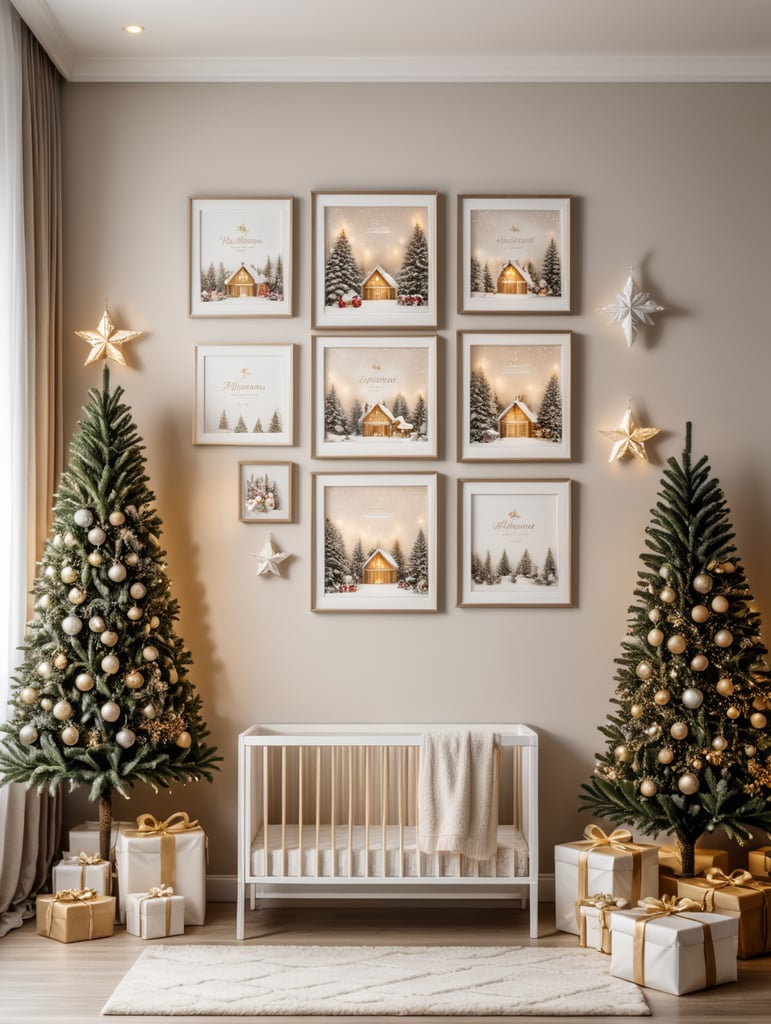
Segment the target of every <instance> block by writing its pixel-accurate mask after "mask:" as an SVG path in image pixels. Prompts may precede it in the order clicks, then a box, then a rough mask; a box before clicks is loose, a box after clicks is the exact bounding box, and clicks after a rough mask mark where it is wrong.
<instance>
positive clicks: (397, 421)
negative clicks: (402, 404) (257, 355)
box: [361, 402, 412, 437]
mask: <svg viewBox="0 0 771 1024" xmlns="http://www.w3.org/2000/svg"><path fill="white" fill-rule="evenodd" d="M411 433H412V424H411V423H407V421H406V420H405V419H404V417H403V416H394V414H393V413H392V412H391V410H390V409H389V408H388V406H387V405H384V404H383V403H382V402H375V404H374V405H373V406H372V408H371V409H368V410H367V411H366V412H365V413H364V415H363V416H362V418H361V436H362V437H409V436H410V434H411Z"/></svg>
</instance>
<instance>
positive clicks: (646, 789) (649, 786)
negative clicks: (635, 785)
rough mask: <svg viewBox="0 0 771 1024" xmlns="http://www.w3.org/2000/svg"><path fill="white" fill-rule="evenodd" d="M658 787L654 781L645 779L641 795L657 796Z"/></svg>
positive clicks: (641, 787) (642, 783) (641, 785)
mask: <svg viewBox="0 0 771 1024" xmlns="http://www.w3.org/2000/svg"><path fill="white" fill-rule="evenodd" d="M657 790H658V786H657V785H656V783H655V782H654V781H653V779H643V780H642V782H641V783H640V793H642V795H643V796H655V795H656V791H657Z"/></svg>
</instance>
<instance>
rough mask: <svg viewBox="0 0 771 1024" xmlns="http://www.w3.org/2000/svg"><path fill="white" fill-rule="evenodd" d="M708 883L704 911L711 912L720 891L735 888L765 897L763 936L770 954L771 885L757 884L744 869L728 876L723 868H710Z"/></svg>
mask: <svg viewBox="0 0 771 1024" xmlns="http://www.w3.org/2000/svg"><path fill="white" fill-rule="evenodd" d="M706 877H707V881H708V882H709V885H710V888H709V889H707V890H706V891H705V893H704V910H706V911H709V912H711V911H712V910H714V907H715V893H716V892H717V890H718V889H725V888H727V887H728V886H733V888H735V889H750V890H751V891H753V892H759V893H760V894H761V895H762V896H763V900H764V903H765V906H764V907H763V914H762V915H761V926H760V927H761V934H762V936H763V951H764V952H766V953H768V952H769V948H768V946H769V928H768V919H769V917H770V916H771V884H769V883H768V882H756V881H755V879H754V878H753V877H752V875H751V874H750V873H749V871H745V870H744V869H743V868H736V869H735V870H734V871H732V872H731V874H730V875H727V874H726V873H725V871H723V870H722V869H721V868H708V869H707V871H706Z"/></svg>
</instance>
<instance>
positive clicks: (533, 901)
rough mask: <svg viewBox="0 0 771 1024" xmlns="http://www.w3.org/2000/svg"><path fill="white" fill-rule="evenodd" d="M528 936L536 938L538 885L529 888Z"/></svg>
mask: <svg viewBox="0 0 771 1024" xmlns="http://www.w3.org/2000/svg"><path fill="white" fill-rule="evenodd" d="M530 938H531V939H537V938H538V886H537V885H534V886H531V888H530Z"/></svg>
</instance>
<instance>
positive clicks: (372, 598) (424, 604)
mask: <svg viewBox="0 0 771 1024" xmlns="http://www.w3.org/2000/svg"><path fill="white" fill-rule="evenodd" d="M312 522H313V532H312V552H313V581H312V596H311V608H312V610H313V611H357V612H364V611H372V612H376V611H410V612H419V611H422V612H434V611H436V610H437V590H438V582H437V581H438V566H437V559H438V549H437V475H436V473H340V474H322V473H314V474H313V518H312Z"/></svg>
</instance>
